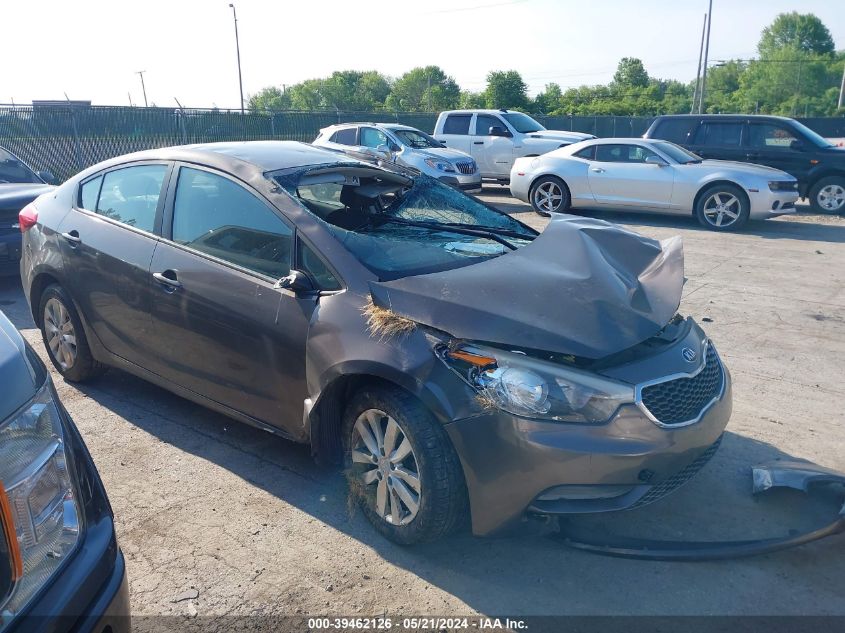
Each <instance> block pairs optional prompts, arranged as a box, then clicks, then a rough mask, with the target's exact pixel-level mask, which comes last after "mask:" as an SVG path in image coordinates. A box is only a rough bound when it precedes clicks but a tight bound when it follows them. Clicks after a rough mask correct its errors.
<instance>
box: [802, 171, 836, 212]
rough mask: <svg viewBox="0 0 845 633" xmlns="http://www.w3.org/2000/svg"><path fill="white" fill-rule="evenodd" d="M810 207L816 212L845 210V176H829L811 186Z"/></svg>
mask: <svg viewBox="0 0 845 633" xmlns="http://www.w3.org/2000/svg"><path fill="white" fill-rule="evenodd" d="M810 207H811V208H812V209H813V212H815V213H824V214H831V213H842V212H843V211H845V178H843V177H842V176H827V177H825V178H821V179H819V181H818V182H816V183H815V184H814V185H813V186H812V187H811V188H810Z"/></svg>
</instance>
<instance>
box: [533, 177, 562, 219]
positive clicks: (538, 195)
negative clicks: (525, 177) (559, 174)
mask: <svg viewBox="0 0 845 633" xmlns="http://www.w3.org/2000/svg"><path fill="white" fill-rule="evenodd" d="M562 204H563V190H562V189H561V188H560V185H558V184H557V183H556V182H553V181H546V182H544V183H541V184H540V185H538V186H537V188H536V189H534V205H535V206H536V207H537V208H538V209H540V210H541V211H545V212H547V213H554V212H555V211H557V210H558V209H560V206H561V205H562Z"/></svg>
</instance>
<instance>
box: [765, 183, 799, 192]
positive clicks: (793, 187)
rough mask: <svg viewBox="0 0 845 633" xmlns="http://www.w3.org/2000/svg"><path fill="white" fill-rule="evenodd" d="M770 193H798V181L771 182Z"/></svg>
mask: <svg viewBox="0 0 845 633" xmlns="http://www.w3.org/2000/svg"><path fill="white" fill-rule="evenodd" d="M769 190H770V191H798V181H797V180H771V181H769Z"/></svg>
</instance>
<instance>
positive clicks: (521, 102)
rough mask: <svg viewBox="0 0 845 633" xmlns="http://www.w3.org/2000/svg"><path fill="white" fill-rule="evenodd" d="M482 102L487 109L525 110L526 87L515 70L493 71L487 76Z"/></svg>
mask: <svg viewBox="0 0 845 633" xmlns="http://www.w3.org/2000/svg"><path fill="white" fill-rule="evenodd" d="M484 100H485V104H486V106H487V107H488V108H508V109H514V110H525V109H526V108H527V107H528V86H527V84H526V83H525V82H524V81H523V80H522V75H520V74H519V73H518V72H517V71H515V70H494V71H491V72H490V73H489V74H488V75H487V89H486V90H485V91H484Z"/></svg>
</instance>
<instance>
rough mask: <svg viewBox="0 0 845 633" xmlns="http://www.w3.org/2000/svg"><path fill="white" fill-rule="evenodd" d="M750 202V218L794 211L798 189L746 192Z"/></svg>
mask: <svg viewBox="0 0 845 633" xmlns="http://www.w3.org/2000/svg"><path fill="white" fill-rule="evenodd" d="M748 197H749V200H750V202H751V209H750V214H749V217H750V218H751V219H752V220H765V219H766V218H773V217H776V216H779V215H786V214H789V213H795V203H796V202H797V201H798V197H799V193H798V191H770V190H768V189H766V190H765V191H763V190H761V191H758V192H750V193H749V194H748Z"/></svg>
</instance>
